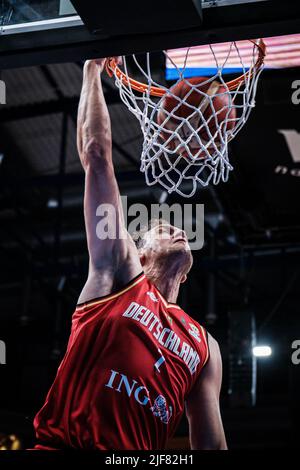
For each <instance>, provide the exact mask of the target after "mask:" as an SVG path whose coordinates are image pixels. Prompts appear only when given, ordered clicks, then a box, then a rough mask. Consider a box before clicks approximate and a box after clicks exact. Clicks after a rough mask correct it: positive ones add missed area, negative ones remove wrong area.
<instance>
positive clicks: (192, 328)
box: [189, 323, 201, 343]
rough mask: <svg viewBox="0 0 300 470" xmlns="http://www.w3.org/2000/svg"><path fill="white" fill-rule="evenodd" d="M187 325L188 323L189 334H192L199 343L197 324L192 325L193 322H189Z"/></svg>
mask: <svg viewBox="0 0 300 470" xmlns="http://www.w3.org/2000/svg"><path fill="white" fill-rule="evenodd" d="M189 325H190V329H189V334H190V335H191V336H193V338H195V339H196V340H197V341H198V343H200V341H201V339H200V332H199V328H197V326H196V325H194V324H193V323H189Z"/></svg>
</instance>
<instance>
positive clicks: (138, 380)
mask: <svg viewBox="0 0 300 470" xmlns="http://www.w3.org/2000/svg"><path fill="white" fill-rule="evenodd" d="M104 64H105V60H104V59H100V60H98V61H87V62H86V63H85V66H84V72H83V86H82V92H81V98H80V104H79V113H78V151H79V155H80V159H81V162H82V165H83V168H84V170H85V196H84V215H85V224H86V233H87V243H88V250H89V256H90V264H89V274H88V279H87V282H86V284H85V286H84V288H83V290H82V292H81V295H80V297H79V303H78V305H77V308H76V310H75V313H74V315H73V318H72V330H71V335H70V338H69V343H68V346H67V351H66V354H65V356H64V358H63V360H62V362H61V364H60V366H59V369H58V372H57V375H56V378H55V380H54V383H53V385H52V387H51V389H50V391H49V392H48V395H47V398H46V402H45V404H44V406H43V407H42V409H41V410H40V411H39V413H38V414H37V415H36V417H35V420H34V426H35V430H36V436H37V440H38V444H37V445H36V449H44V450H53V449H64V448H75V449H102V450H123V449H130V450H142V449H143V450H153V449H164V448H165V446H166V443H167V440H168V438H170V437H171V436H172V435H173V434H174V432H175V430H176V427H177V426H178V424H179V422H180V419H181V417H182V415H183V413H184V410H185V409H186V414H187V418H188V421H189V427H190V443H191V448H192V449H226V447H227V446H226V440H225V436H224V431H223V426H222V421H221V417H220V409H219V394H220V387H221V375H222V365H221V356H220V352H219V348H218V344H217V343H216V341H215V340H214V339H213V338H212V337H211V336H210V335H207V334H206V331H205V330H204V328H202V327H201V326H200V325H199V323H197V322H196V321H195V320H193V319H192V318H191V317H190V316H189V315H188V314H186V313H185V312H184V311H183V310H182V309H181V308H180V307H179V306H178V305H176V299H177V296H178V291H179V287H180V284H181V283H182V282H184V281H185V279H186V277H187V274H188V272H189V270H190V268H191V265H192V254H191V251H190V248H189V245H188V242H187V237H186V235H185V233H184V232H183V231H182V230H180V229H178V228H176V227H173V226H170V225H169V224H168V223H166V222H165V221H161V220H158V221H155V222H154V223H152V225H151V226H150V229H149V230H148V231H147V232H145V233H143V234H141V236H140V239H139V242H138V246H136V245H135V243H134V241H133V239H132V238H131V237H130V236H129V235H128V233H127V231H126V228H125V225H124V221H123V216H122V206H121V199H120V194H119V189H118V185H117V182H116V178H115V174H114V168H113V162H112V144H111V129H110V119H109V115H108V110H107V107H106V103H105V100H104V96H103V92H102V86H101V72H102V71H103V68H104ZM101 203H105V204H111V205H112V206H113V207H114V208H115V210H116V211H117V233H118V236H117V237H116V239H110V238H106V239H99V237H98V236H97V233H96V227H97V224H98V222H99V217H98V216H97V215H96V212H97V207H98V206H99V205H100V204H101ZM108 217H110V215H109V216H108ZM110 223H111V224H113V223H114V220H111V221H110Z"/></svg>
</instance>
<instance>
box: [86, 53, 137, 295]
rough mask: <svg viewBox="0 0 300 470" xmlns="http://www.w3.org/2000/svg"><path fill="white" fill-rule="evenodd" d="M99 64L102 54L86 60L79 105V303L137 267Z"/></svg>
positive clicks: (114, 285)
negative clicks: (84, 264)
mask: <svg viewBox="0 0 300 470" xmlns="http://www.w3.org/2000/svg"><path fill="white" fill-rule="evenodd" d="M104 64H105V59H100V60H97V61H87V62H86V63H85V65H84V70H83V85H82V91H81V96H80V102H79V109H78V123H77V124H78V127H77V147H78V152H79V156H80V160H81V163H82V166H83V168H84V170H85V193H84V217H85V225H86V235H87V244H88V250H89V258H90V263H89V276H88V280H87V282H86V285H85V286H84V289H83V291H82V293H81V295H80V297H79V302H86V301H88V300H91V299H93V298H95V297H100V296H103V295H107V294H110V293H111V291H112V290H113V289H114V288H118V287H122V284H125V283H126V282H129V281H130V280H131V279H132V278H133V277H134V276H136V275H137V274H139V273H140V272H141V271H142V268H141V265H140V261H139V257H138V253H137V250H136V247H135V245H134V242H133V240H132V239H131V237H130V236H129V235H128V233H127V230H126V227H125V225H124V219H123V212H122V205H121V199H120V193H119V188H118V185H117V181H116V178H115V173H114V168H113V162H112V142H111V127H110V118H109V114H108V110H107V106H106V103H105V99H104V95H103V90H102V84H101V73H102V71H103V68H104ZM101 204H102V205H103V204H107V205H109V206H107V207H111V209H113V210H108V211H107V212H105V215H104V217H105V221H106V222H107V226H106V227H105V230H104V231H107V230H108V229H109V231H110V235H109V236H108V237H106V238H104V237H103V236H101V226H100V225H98V224H99V222H100V223H101V215H99V206H100V205H101ZM102 207H103V206H102ZM97 210H98V214H97ZM102 221H103V217H102ZM114 234H115V235H116V236H114ZM102 235H103V234H102Z"/></svg>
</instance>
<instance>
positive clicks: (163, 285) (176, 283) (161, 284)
mask: <svg viewBox="0 0 300 470" xmlns="http://www.w3.org/2000/svg"><path fill="white" fill-rule="evenodd" d="M180 278H181V276H180ZM152 282H153V284H154V285H155V286H156V287H157V289H158V290H159V291H160V292H161V293H162V295H163V296H164V298H165V299H166V300H167V301H168V302H171V303H173V304H175V303H176V302H177V297H178V294H179V287H180V279H179V280H178V279H176V278H174V277H170V276H169V274H167V275H165V276H164V278H162V279H156V280H154V281H152Z"/></svg>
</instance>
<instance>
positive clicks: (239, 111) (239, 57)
mask: <svg viewBox="0 0 300 470" xmlns="http://www.w3.org/2000/svg"><path fill="white" fill-rule="evenodd" d="M241 43H248V47H247V48H245V47H244V48H243V46H242V45H241ZM241 43H239V46H238V45H237V43H235V42H232V43H229V44H226V47H227V50H226V52H224V49H222V51H221V52H220V49H219V48H218V49H217V48H215V47H214V46H213V45H209V46H207V51H209V54H210V57H206V60H207V63H208V64H214V65H215V70H214V73H213V75H212V76H210V77H201V78H186V77H185V72H186V71H188V70H190V64H191V63H193V61H195V57H194V55H193V48H189V49H187V50H186V53H185V54H184V57H183V58H182V63H178V61H177V63H176V62H175V60H174V58H173V57H171V55H170V54H168V53H167V52H164V54H165V55H166V58H167V62H169V64H171V66H172V67H173V68H174V69H176V70H177V73H178V76H179V78H178V80H177V82H176V83H175V85H173V86H172V87H171V88H167V87H166V86H163V85H161V84H159V83H157V81H156V80H155V79H154V77H153V73H152V72H151V54H150V53H147V54H146V57H145V60H144V61H143V62H142V60H141V58H140V57H137V56H135V55H133V56H132V57H131V58H130V59H129V60H130V64H129V65H128V58H126V57H123V65H122V69H123V72H122V73H118V72H120V70H119V69H115V70H114V76H115V83H116V85H117V87H118V88H119V91H120V96H121V99H122V101H123V102H124V103H125V104H126V106H127V108H128V109H129V110H130V111H131V112H132V113H133V114H134V115H135V116H136V118H137V119H138V120H139V122H140V125H141V129H142V132H143V137H144V141H143V147H142V154H141V171H142V172H143V173H145V178H146V183H147V184H148V185H149V186H152V185H154V184H160V185H161V186H162V187H163V188H164V189H165V190H166V191H168V193H172V192H173V191H175V192H177V193H178V194H180V195H181V196H185V197H190V196H192V195H193V194H194V193H195V191H196V189H197V186H198V185H201V186H207V185H208V184H210V183H213V184H215V185H216V184H218V183H219V182H220V181H223V182H225V181H227V179H228V176H229V172H230V171H231V170H232V169H233V167H232V166H231V164H230V162H229V158H228V142H229V141H230V140H231V139H233V138H234V137H235V136H236V134H237V133H238V132H239V131H240V130H241V128H242V127H243V125H244V124H245V122H246V121H247V119H248V117H249V114H250V112H251V109H252V108H253V107H254V105H255V94H256V88H257V81H258V78H259V75H260V73H261V71H262V69H263V60H259V52H260V48H259V46H258V45H257V44H256V43H254V42H250V41H241ZM249 43H250V44H251V47H250V48H249ZM224 46H225V45H224ZM249 51H250V53H249ZM228 63H230V65H231V67H232V64H233V68H234V69H236V70H237V69H239V70H242V74H243V79H242V80H240V81H239V80H238V79H236V80H232V81H230V82H226V81H225V79H224V73H223V71H224V70H225V68H226V65H227V64H228ZM133 64H134V67H136V71H137V72H138V74H139V76H142V77H143V78H142V81H143V82H144V83H145V84H146V86H145V87H144V89H142V90H139V91H137V90H136V89H135V86H134V83H133V82H134V81H133V80H131V79H130V74H129V68H130V72H131V73H132V65H133ZM142 64H143V65H142ZM153 93H154V94H157V95H160V96H153Z"/></svg>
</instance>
